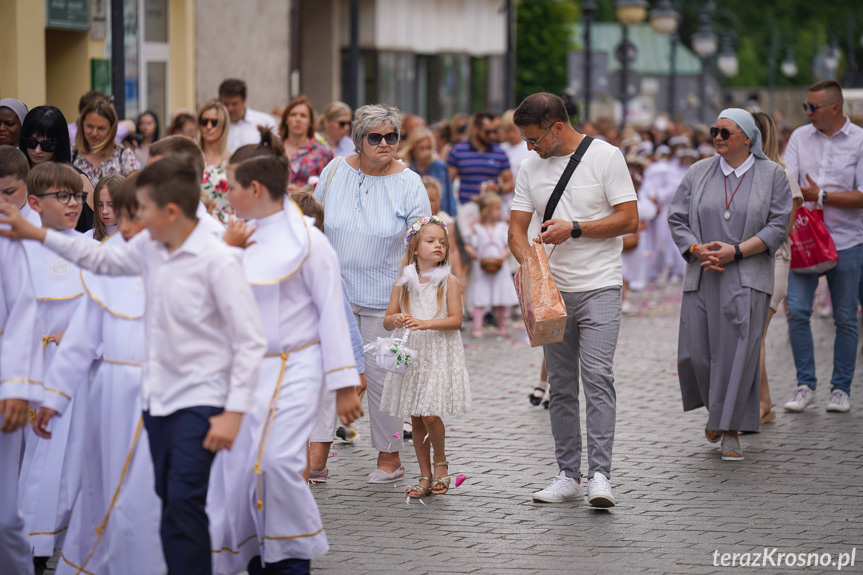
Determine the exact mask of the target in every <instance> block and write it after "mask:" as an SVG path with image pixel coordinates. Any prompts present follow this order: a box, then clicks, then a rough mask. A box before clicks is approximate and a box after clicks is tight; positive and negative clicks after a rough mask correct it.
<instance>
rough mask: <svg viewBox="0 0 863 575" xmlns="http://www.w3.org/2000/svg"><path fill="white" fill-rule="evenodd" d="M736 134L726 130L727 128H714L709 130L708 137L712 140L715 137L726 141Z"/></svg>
mask: <svg viewBox="0 0 863 575" xmlns="http://www.w3.org/2000/svg"><path fill="white" fill-rule="evenodd" d="M736 133H737V132H732V131H730V130H728V128H717V127H716V126H713V127H712V128H710V137H711V138H713V139H714V140H715V139H716V136H719V137H720V138H722V139H723V140H727V139H728V138H730V137H731V136H733V135H734V134H736Z"/></svg>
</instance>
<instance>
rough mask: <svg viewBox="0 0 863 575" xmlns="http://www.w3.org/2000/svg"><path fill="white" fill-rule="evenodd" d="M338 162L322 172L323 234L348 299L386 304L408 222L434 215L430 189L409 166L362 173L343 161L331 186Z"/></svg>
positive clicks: (377, 305) (319, 191)
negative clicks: (395, 171)
mask: <svg viewBox="0 0 863 575" xmlns="http://www.w3.org/2000/svg"><path fill="white" fill-rule="evenodd" d="M332 166H333V162H330V163H329V164H328V165H327V167H325V168H324V170H323V171H322V172H321V177H320V180H318V184H317V186H316V187H315V199H316V200H317V201H319V202H320V203H321V204H323V205H324V214H325V215H324V233H325V234H326V236H327V238H328V239H329V240H330V243H331V244H332V245H333V248H335V250H336V254H337V255H338V257H339V267H340V268H341V272H342V277H343V278H344V280H345V284H346V288H347V291H346V293H347V296H348V300H350V302H351V303H352V304H354V305H359V306H363V307H370V308H374V309H386V308H387V306H388V305H389V302H390V293H391V292H392V287H393V284H394V283H395V281H396V279H397V278H398V272H399V264H400V263H401V259H402V257H403V256H404V254H405V234H406V233H407V228H408V225H410V224H411V223H413V221H414V220H416V219H417V218H421V217H423V216H430V215H431V206H430V205H429V199H428V193H427V192H426V189H425V187H424V186H423V184H422V180H421V179H420V177H419V176H418V175H417V174H416V173H415V172H412V171H410V170H405V171H403V172H401V173H398V174H390V175H388V176H381V177H375V176H369V175H363V176H362V185H360V180H361V177H360V172H359V171H358V170H355V169H354V168H352V167H351V166H349V165H348V163H347V161H345V160H341V161H339V163H338V166H337V168H336V173H335V175H334V176H333V180H332V182H331V183H330V184H329V188H327V180H329V177H330V169H331V168H332Z"/></svg>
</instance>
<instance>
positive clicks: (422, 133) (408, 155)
mask: <svg viewBox="0 0 863 575" xmlns="http://www.w3.org/2000/svg"><path fill="white" fill-rule="evenodd" d="M423 140H428V141H429V142H431V148H432V154H435V150H436V149H437V146H436V142H435V136H434V132H432V131H431V130H429V129H428V128H426V127H425V126H422V127H419V128H414V130H413V131H412V132H411V133H410V135H409V136H408V141H407V143H406V144H405V147H404V149H403V150H402V151H401V152H399V155H398V157H399V159H400V160H401V161H403V162H405V163H406V164H407V165H408V166H410V165H411V163H412V162H413V161H414V158H413V156H414V150H415V149H416V147H417V146H419V144H420V142H422V141H423Z"/></svg>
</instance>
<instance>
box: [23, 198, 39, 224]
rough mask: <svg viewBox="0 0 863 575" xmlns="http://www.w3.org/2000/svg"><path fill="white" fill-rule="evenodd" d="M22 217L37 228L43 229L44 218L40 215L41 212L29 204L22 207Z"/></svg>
mask: <svg viewBox="0 0 863 575" xmlns="http://www.w3.org/2000/svg"><path fill="white" fill-rule="evenodd" d="M21 217H23V218H24V219H25V220H27V221H28V222H30V223H31V224H33V225H34V226H36V227H37V228H41V227H42V216H40V215H39V212H37V211H36V210H34V209H33V208H31V207H30V204H29V203H27V204H24V205H23V206H21Z"/></svg>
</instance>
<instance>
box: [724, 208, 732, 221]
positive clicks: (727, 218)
mask: <svg viewBox="0 0 863 575" xmlns="http://www.w3.org/2000/svg"><path fill="white" fill-rule="evenodd" d="M725 219H726V220H730V219H731V211H730V210H725Z"/></svg>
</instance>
